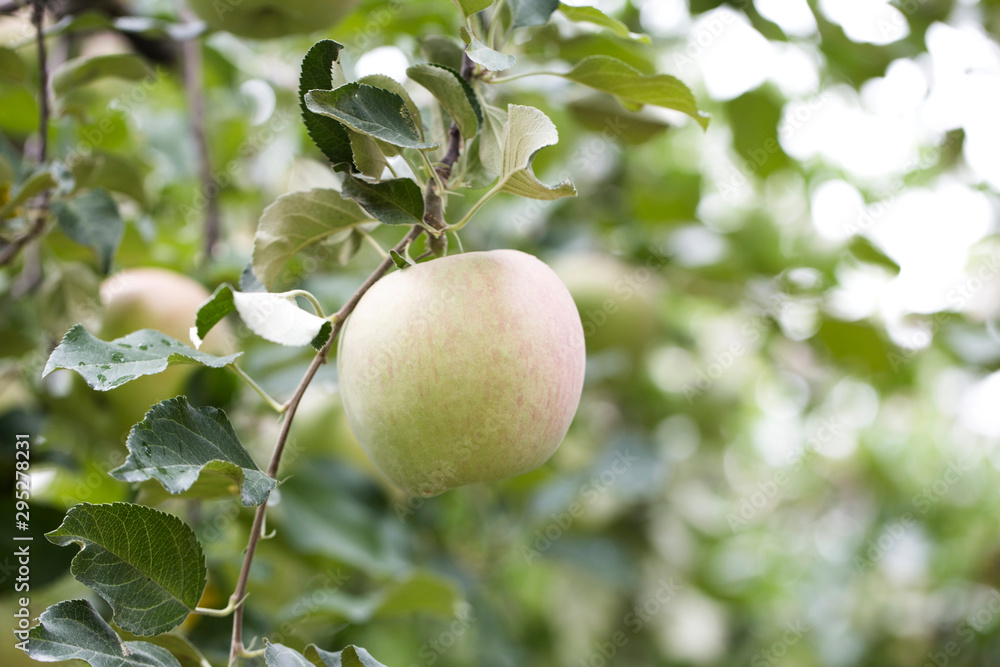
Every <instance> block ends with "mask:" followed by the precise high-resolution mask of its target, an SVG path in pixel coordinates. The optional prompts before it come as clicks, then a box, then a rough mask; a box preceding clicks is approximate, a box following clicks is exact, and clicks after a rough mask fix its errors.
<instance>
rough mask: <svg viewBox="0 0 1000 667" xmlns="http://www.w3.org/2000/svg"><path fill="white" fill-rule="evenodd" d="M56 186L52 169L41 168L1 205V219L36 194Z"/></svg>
mask: <svg viewBox="0 0 1000 667" xmlns="http://www.w3.org/2000/svg"><path fill="white" fill-rule="evenodd" d="M55 186H56V178H55V176H54V175H53V173H52V169H39V170H38V171H36V172H34V173H33V174H31V175H30V176H28V177H27V178H26V179H24V182H23V183H21V185H20V186H18V188H17V190H15V191H14V192H13V193H12V194H11V195H10V199H8V200H7V201H6V202H5V203H4V204H3V206H0V220H3V219H4V218H7V217H9V216H10V215H11V214H12V213H13V212H14V210H15V209H16V208H17V207H18V206H20V205H21V204H23V203H25V202H26V201H28V200H29V199H31V198H32V197H34V196H35V195H38V194H41V193H42V192H43V191H45V190H47V189H49V188H54V187H55Z"/></svg>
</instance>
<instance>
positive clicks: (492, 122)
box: [479, 104, 507, 176]
mask: <svg viewBox="0 0 1000 667" xmlns="http://www.w3.org/2000/svg"><path fill="white" fill-rule="evenodd" d="M506 124H507V112H506V111H504V110H503V109H501V108H500V107H495V106H492V105H490V104H487V105H486V106H485V107H483V129H482V131H481V132H480V133H479V160H480V161H481V162H482V163H483V166H484V167H486V169H487V170H489V171H490V173H492V174H493V175H494V176H497V175H499V174H500V171H501V170H502V169H503V130H504V125H506Z"/></svg>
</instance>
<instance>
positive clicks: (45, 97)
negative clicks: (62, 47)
mask: <svg viewBox="0 0 1000 667" xmlns="http://www.w3.org/2000/svg"><path fill="white" fill-rule="evenodd" d="M31 22H32V23H33V24H34V25H35V44H36V46H37V47H38V48H37V50H38V136H39V142H38V163H39V164H45V160H46V159H47V158H48V155H49V69H48V53H47V52H46V50H45V29H44V28H45V26H44V25H43V24H44V23H45V0H34V2H33V3H32V7H31Z"/></svg>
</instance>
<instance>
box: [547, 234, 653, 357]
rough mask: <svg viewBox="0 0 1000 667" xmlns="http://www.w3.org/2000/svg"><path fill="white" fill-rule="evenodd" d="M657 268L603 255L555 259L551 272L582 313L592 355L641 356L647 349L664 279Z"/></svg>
mask: <svg viewBox="0 0 1000 667" xmlns="http://www.w3.org/2000/svg"><path fill="white" fill-rule="evenodd" d="M655 268H656V267H649V266H642V265H637V266H633V265H630V264H627V263H625V262H623V261H621V260H619V259H618V258H616V257H614V256H612V255H607V254H603V253H598V252H574V253H568V254H565V255H562V256H561V257H558V258H556V260H555V261H553V263H552V269H553V270H554V271H555V272H556V275H558V276H559V278H560V279H561V280H562V281H563V282H564V283H565V284H566V286H567V287H568V288H569V291H570V294H572V295H573V300H574V301H575V302H576V305H577V307H578V308H579V309H580V318H581V320H582V321H583V333H584V337H585V340H586V343H587V350H588V351H589V352H591V353H594V352H604V351H606V350H610V349H615V348H618V349H623V350H625V351H626V352H629V353H631V354H640V353H641V352H642V351H643V350H644V349H645V347H646V345H647V344H648V343H649V341H650V340H651V339H652V338H653V334H654V333H655V329H656V317H655V314H654V307H655V303H656V294H657V288H658V286H659V284H660V278H659V275H658V274H657V273H656V271H655Z"/></svg>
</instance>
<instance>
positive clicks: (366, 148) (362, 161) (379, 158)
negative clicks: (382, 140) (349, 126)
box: [347, 130, 387, 179]
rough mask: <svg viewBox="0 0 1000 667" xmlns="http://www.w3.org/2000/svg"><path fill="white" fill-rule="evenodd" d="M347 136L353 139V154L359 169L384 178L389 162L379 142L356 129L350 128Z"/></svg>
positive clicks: (375, 176) (372, 176) (367, 173)
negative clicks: (383, 174)
mask: <svg viewBox="0 0 1000 667" xmlns="http://www.w3.org/2000/svg"><path fill="white" fill-rule="evenodd" d="M347 136H348V137H350V139H351V155H352V156H353V158H354V165H355V166H356V167H357V168H358V171H360V172H361V173H362V174H364V175H365V176H370V177H371V178H376V179H377V178H382V173H383V172H384V171H385V165H386V164H387V162H386V159H385V155H384V154H383V153H382V149H381V148H379V145H378V142H377V141H375V139H373V138H371V137H369V136H368V135H367V134H361V133H360V132H355V131H354V130H348V131H347Z"/></svg>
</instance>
